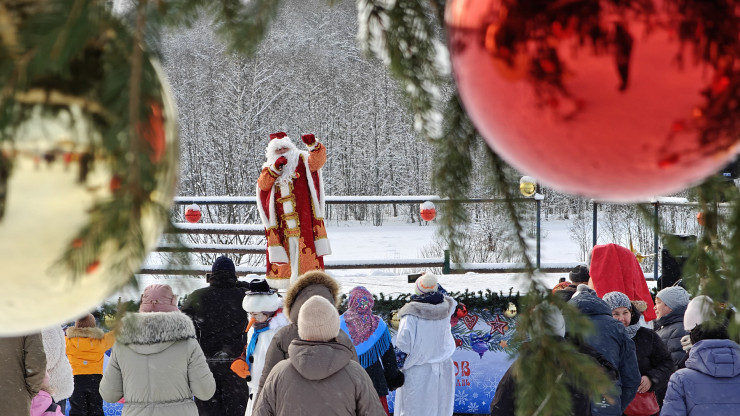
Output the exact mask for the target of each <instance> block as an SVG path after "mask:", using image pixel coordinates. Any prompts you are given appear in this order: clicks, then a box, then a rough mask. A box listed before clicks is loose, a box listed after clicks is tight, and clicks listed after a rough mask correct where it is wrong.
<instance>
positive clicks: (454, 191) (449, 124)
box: [432, 94, 480, 262]
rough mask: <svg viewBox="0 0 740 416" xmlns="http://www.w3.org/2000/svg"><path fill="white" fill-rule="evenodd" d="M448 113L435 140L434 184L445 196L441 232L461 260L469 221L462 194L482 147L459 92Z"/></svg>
mask: <svg viewBox="0 0 740 416" xmlns="http://www.w3.org/2000/svg"><path fill="white" fill-rule="evenodd" d="M445 114H446V118H445V126H444V127H445V131H444V134H443V135H442V138H439V139H435V140H434V141H433V142H432V143H433V144H434V146H435V152H434V164H433V168H434V172H433V174H432V185H433V186H434V187H435V188H436V189H437V193H438V194H439V196H440V197H442V198H443V201H442V202H441V203H440V205H441V206H442V213H443V215H440V217H439V219H438V221H439V223H440V227H439V233H440V235H441V236H442V237H443V238H444V240H445V241H446V242H447V244H448V248H449V250H450V253H451V255H452V258H453V259H454V260H455V261H456V262H459V259H460V258H461V257H460V249H461V248H462V247H463V246H464V244H463V242H464V241H465V239H466V238H467V237H468V235H467V233H466V232H465V226H467V224H468V220H469V219H468V211H467V210H466V209H465V206H464V204H463V203H462V202H461V197H464V196H465V195H466V194H467V193H468V191H469V190H470V183H471V182H470V181H471V178H472V171H473V161H472V157H471V152H473V151H475V150H476V149H478V148H479V146H480V144H479V143H480V140H479V139H478V136H477V132H476V130H475V127H474V126H473V123H472V122H471V121H470V119H468V116H467V115H466V114H465V110H463V108H462V104H461V103H460V98H459V97H458V96H457V94H455V95H454V96H453V97H451V98H450V100H449V101H448V103H447V108H446V109H445Z"/></svg>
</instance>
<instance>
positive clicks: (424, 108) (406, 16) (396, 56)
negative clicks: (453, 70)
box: [357, 0, 449, 140]
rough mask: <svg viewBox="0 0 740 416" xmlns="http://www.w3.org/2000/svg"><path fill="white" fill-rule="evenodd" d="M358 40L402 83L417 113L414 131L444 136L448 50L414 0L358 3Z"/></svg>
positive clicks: (435, 23)
mask: <svg viewBox="0 0 740 416" xmlns="http://www.w3.org/2000/svg"><path fill="white" fill-rule="evenodd" d="M357 10H358V21H359V29H358V35H357V37H358V40H359V41H360V45H361V47H362V48H363V50H364V51H366V52H367V51H370V52H372V53H373V54H374V55H375V57H377V58H378V59H380V60H381V61H382V62H383V63H384V64H386V65H387V66H388V68H389V69H390V71H391V74H392V75H393V76H394V77H395V78H396V79H398V80H399V81H400V82H401V85H402V87H403V92H404V95H405V96H406V98H407V99H408V100H409V105H410V107H411V111H412V113H413V114H414V128H415V129H416V130H417V131H419V132H420V133H421V134H422V135H423V136H424V137H425V138H427V139H428V140H432V139H435V138H439V137H440V135H441V125H442V119H443V116H442V113H441V111H440V106H441V88H442V85H443V83H444V80H445V78H446V76H447V73H448V72H449V61H448V58H447V54H446V48H445V47H444V46H443V45H442V44H441V43H440V42H439V41H438V40H437V39H436V38H437V33H436V32H437V31H436V29H437V28H438V27H439V22H433V21H432V19H431V18H430V17H429V16H428V12H427V10H426V9H425V8H424V6H423V5H422V3H421V2H418V1H415V0H398V1H395V2H392V1H385V0H360V1H358V3H357Z"/></svg>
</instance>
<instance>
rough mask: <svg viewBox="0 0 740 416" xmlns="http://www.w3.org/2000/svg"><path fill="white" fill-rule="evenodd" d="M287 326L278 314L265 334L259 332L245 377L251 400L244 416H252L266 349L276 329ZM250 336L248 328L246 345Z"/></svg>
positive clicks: (250, 331)
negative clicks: (247, 374)
mask: <svg viewBox="0 0 740 416" xmlns="http://www.w3.org/2000/svg"><path fill="white" fill-rule="evenodd" d="M288 324H290V322H289V321H288V319H287V318H286V317H285V315H284V314H283V313H282V312H280V313H278V314H277V315H275V316H274V317H273V318H272V319H271V320H270V323H269V325H268V328H270V329H268V330H267V331H265V332H261V333H260V336H259V337H258V338H257V345H255V347H254V352H253V353H252V357H253V362H252V366H251V368H250V370H249V373H250V374H249V376H248V377H247V385H248V386H249V395H250V396H251V397H252V399H250V400H249V402H247V411H246V412H245V413H244V415H245V416H250V415H251V414H252V409H253V408H254V399H256V398H257V391H258V390H259V384H260V377H261V376H262V369H263V368H264V367H265V355H266V354H267V348H268V347H269V346H270V343H271V342H272V337H274V336H275V333H276V332H277V331H278V329H280V328H282V327H284V326H286V325H288ZM252 335H254V327H252V328H249V332H247V345H249V341H251V340H252ZM248 359H249V357H247V360H248Z"/></svg>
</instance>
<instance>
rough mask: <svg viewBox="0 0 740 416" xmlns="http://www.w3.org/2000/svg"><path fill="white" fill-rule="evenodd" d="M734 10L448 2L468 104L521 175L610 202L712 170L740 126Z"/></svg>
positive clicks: (674, 187) (727, 154)
mask: <svg viewBox="0 0 740 416" xmlns="http://www.w3.org/2000/svg"><path fill="white" fill-rule="evenodd" d="M735 3H736V2H733V1H730V2H700V1H696V2H685V1H679V0H653V1H650V0H647V1H643V0H639V1H638V0H620V1H616V0H610V1H607V0H603V1H593V2H571V1H562V2H548V1H524V0H511V1H505V2H504V1H501V0H451V1H449V2H448V3H447V10H446V16H445V22H446V25H447V29H448V34H449V46H450V55H451V59H452V64H453V70H454V73H455V80H456V82H457V87H458V90H459V93H460V97H461V99H462V101H463V104H464V106H465V109H466V111H467V113H468V115H469V116H470V118H471V120H472V121H473V123H474V124H475V126H476V127H477V128H478V130H479V132H480V133H481V134H482V135H483V137H484V138H485V139H486V141H487V142H488V144H489V146H490V147H491V148H492V149H494V150H495V151H496V152H497V153H498V154H499V155H501V156H502V157H503V158H504V159H505V160H506V161H507V162H509V163H510V164H511V165H512V166H513V167H515V168H516V169H518V170H519V171H522V172H526V173H528V174H530V175H532V176H535V177H537V178H538V179H539V180H541V181H542V182H544V183H546V184H548V185H550V186H552V187H554V188H557V189H559V190H562V191H565V192H569V193H572V194H579V195H584V196H588V197H591V198H595V199H599V200H604V201H621V202H628V201H638V200H645V199H648V198H650V197H653V196H655V195H667V194H671V193H674V192H677V191H679V190H681V189H683V188H685V187H687V186H689V185H692V184H695V183H696V182H698V181H700V180H702V179H703V178H705V177H706V176H708V175H710V174H712V173H715V172H717V171H718V170H719V169H720V168H721V167H722V166H723V165H725V164H726V163H727V162H728V161H729V160H730V159H731V158H732V157H733V156H734V155H735V153H736V152H737V147H738V146H737V145H738V136H739V132H740V104H739V99H740V98H739V97H740V69H739V68H738V65H737V64H736V62H738V58H739V57H740V56H738V55H740V52H739V51H740V36H739V30H740V29H739V28H738V25H737V24H736V22H737V19H738V18H739V17H740V16H739V15H740V8H738V7H736V6H735Z"/></svg>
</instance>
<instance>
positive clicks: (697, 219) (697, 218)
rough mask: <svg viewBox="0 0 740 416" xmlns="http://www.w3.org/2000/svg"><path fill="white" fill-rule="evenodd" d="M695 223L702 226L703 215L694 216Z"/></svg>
mask: <svg viewBox="0 0 740 416" xmlns="http://www.w3.org/2000/svg"><path fill="white" fill-rule="evenodd" d="M696 222H697V223H698V224H699V225H701V226H704V214H702V213H701V212H699V213H697V214H696Z"/></svg>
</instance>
